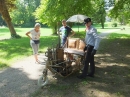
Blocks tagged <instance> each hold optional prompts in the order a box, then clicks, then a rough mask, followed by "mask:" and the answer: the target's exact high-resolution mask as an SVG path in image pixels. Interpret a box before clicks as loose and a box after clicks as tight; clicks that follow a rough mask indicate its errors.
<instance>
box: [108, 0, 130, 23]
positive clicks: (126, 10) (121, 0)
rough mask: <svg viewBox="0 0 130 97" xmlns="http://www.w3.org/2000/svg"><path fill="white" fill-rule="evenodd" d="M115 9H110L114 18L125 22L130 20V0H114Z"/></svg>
mask: <svg viewBox="0 0 130 97" xmlns="http://www.w3.org/2000/svg"><path fill="white" fill-rule="evenodd" d="M113 3H114V6H113V9H112V10H111V11H110V14H109V15H110V16H111V17H112V18H118V19H119V21H120V22H121V23H123V24H126V23H128V22H129V20H130V1H129V0H114V1H113Z"/></svg>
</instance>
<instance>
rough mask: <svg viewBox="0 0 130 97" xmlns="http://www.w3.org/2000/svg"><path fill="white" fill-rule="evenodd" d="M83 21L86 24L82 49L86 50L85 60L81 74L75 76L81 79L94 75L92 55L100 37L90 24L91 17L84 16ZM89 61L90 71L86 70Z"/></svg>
mask: <svg viewBox="0 0 130 97" xmlns="http://www.w3.org/2000/svg"><path fill="white" fill-rule="evenodd" d="M84 23H85V26H86V30H85V31H86V37H85V43H86V47H85V49H84V51H87V52H86V60H85V64H84V68H83V72H82V74H81V75H79V76H77V77H78V78H79V79H83V78H85V77H86V76H89V77H94V73H95V63H94V55H95V54H96V51H97V49H98V47H99V42H100V38H99V36H98V34H97V30H96V28H94V27H93V26H92V22H91V18H85V19H84ZM89 63H90V72H88V68H89Z"/></svg>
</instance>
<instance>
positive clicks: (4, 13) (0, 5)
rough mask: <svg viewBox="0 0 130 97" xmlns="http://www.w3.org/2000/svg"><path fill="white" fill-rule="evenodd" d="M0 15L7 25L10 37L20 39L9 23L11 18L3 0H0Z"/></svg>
mask: <svg viewBox="0 0 130 97" xmlns="http://www.w3.org/2000/svg"><path fill="white" fill-rule="evenodd" d="M0 13H1V14H2V16H3V18H4V20H5V22H6V23H7V25H8V27H9V30H10V33H11V37H13V38H20V36H19V35H17V34H16V31H15V30H14V27H13V24H12V22H11V18H10V15H9V12H8V9H7V6H6V3H5V0H0Z"/></svg>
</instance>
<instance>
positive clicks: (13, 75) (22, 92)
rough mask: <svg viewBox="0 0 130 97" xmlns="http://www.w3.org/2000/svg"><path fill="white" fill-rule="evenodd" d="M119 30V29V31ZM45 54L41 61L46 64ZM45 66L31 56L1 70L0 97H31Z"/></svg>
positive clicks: (36, 88) (102, 34) (106, 33)
mask: <svg viewBox="0 0 130 97" xmlns="http://www.w3.org/2000/svg"><path fill="white" fill-rule="evenodd" d="M117 30H119V29H117ZM117 30H110V31H107V32H103V33H101V34H100V37H101V39H103V38H106V36H107V35H108V34H109V33H111V32H115V31H117ZM44 58H46V57H45V56H44V54H39V59H40V60H41V61H42V62H44ZM44 66H45V65H40V64H35V61H34V57H33V55H32V56H29V57H27V58H25V59H22V60H20V61H18V62H15V63H14V64H13V65H12V66H11V67H9V68H6V69H4V70H0V97H31V95H30V94H32V93H35V91H37V90H38V88H39V87H38V85H37V79H38V78H39V76H40V75H42V70H43V68H44Z"/></svg>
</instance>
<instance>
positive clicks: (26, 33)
mask: <svg viewBox="0 0 130 97" xmlns="http://www.w3.org/2000/svg"><path fill="white" fill-rule="evenodd" d="M30 33H31V32H27V33H26V35H27V36H28V37H29V38H30V40H32V38H31V37H30V35H29V34H30Z"/></svg>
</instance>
